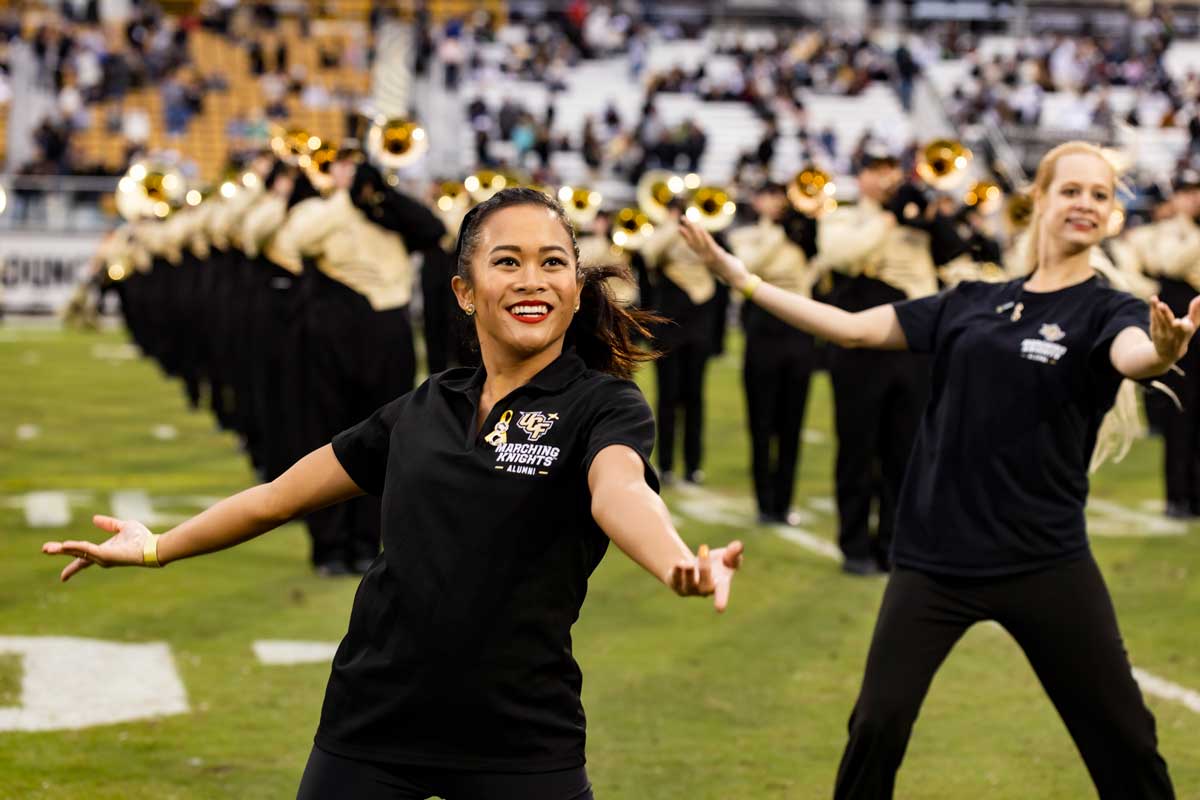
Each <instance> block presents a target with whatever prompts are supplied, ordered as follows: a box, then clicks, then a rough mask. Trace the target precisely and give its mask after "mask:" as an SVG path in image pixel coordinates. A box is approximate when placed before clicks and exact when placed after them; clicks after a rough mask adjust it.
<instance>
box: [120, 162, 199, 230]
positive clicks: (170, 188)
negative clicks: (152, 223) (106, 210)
mask: <svg viewBox="0 0 1200 800" xmlns="http://www.w3.org/2000/svg"><path fill="white" fill-rule="evenodd" d="M186 193H187V182H186V181H185V180H184V178H183V175H182V174H181V173H180V172H179V171H178V170H177V169H175V168H174V167H169V166H165V165H163V164H156V163H153V162H150V161H135V162H134V163H133V164H131V165H130V166H129V169H128V170H126V171H125V175H124V176H122V177H121V180H120V181H118V182H117V192H116V196H115V198H114V199H115V201H116V206H117V211H118V213H120V215H121V216H122V217H123V218H125V219H127V220H130V221H133V220H139V219H148V218H156V219H166V218H167V216H168V215H169V214H170V213H171V211H172V210H173V209H175V208H178V207H179V206H180V205H182V204H183V200H184V196H185V194H186Z"/></svg>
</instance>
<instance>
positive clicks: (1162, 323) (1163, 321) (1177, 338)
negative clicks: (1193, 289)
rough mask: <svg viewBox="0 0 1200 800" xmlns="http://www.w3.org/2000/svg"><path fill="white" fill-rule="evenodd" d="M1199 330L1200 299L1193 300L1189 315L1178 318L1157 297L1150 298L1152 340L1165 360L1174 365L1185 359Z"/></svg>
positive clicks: (1188, 311)
mask: <svg viewBox="0 0 1200 800" xmlns="http://www.w3.org/2000/svg"><path fill="white" fill-rule="evenodd" d="M1197 328H1200V297H1194V298H1192V302H1191V304H1190V305H1189V306H1188V310H1187V314H1185V315H1184V316H1182V317H1178V318H1176V316H1175V314H1174V312H1172V311H1171V307H1170V306H1168V305H1167V304H1166V303H1164V302H1163V301H1162V300H1160V299H1158V297H1157V296H1155V297H1151V298H1150V339H1151V341H1153V342H1154V349H1155V350H1157V351H1158V354H1159V356H1161V357H1162V358H1163V359H1166V360H1169V361H1171V362H1172V363H1174V362H1176V361H1178V360H1179V359H1181V358H1183V356H1184V354H1185V353H1187V349H1188V342H1190V341H1191V339H1192V335H1193V334H1194V333H1195V332H1196V329H1197Z"/></svg>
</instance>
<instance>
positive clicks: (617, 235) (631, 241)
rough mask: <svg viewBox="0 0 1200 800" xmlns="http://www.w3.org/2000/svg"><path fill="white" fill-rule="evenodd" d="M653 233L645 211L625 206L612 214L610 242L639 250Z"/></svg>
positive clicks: (627, 248)
mask: <svg viewBox="0 0 1200 800" xmlns="http://www.w3.org/2000/svg"><path fill="white" fill-rule="evenodd" d="M653 233H654V225H653V224H652V223H651V222H650V217H649V216H647V214H646V212H645V211H642V210H641V209H640V208H635V207H634V206H626V207H625V208H622V209H621V210H619V211H618V212H617V213H616V214H613V221H612V231H611V233H610V234H609V236H610V237H611V238H612V243H613V244H615V245H616V246H617V247H621V248H624V249H625V250H639V249H641V246H642V245H643V244H645V243H646V240H647V239H649V238H650V236H651V235H652V234H653Z"/></svg>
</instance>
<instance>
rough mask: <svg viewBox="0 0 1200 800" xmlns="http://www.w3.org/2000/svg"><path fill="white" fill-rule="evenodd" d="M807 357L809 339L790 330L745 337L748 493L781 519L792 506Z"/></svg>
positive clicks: (810, 363) (809, 370) (807, 375)
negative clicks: (750, 477) (750, 486)
mask: <svg viewBox="0 0 1200 800" xmlns="http://www.w3.org/2000/svg"><path fill="white" fill-rule="evenodd" d="M813 358H814V354H813V338H812V337H811V336H809V335H808V334H806V333H803V332H801V331H798V330H796V329H794V328H789V329H788V330H786V331H766V332H762V333H755V332H749V331H748V332H747V334H746V356H745V361H744V362H743V365H742V378H743V380H744V384H745V387H746V410H747V413H748V416H749V420H750V455H751V463H752V465H753V474H754V494H755V497H756V498H757V500H758V510H759V513H761V514H764V515H770V516H774V517H782V516H785V515H786V514H787V512H788V509H789V508H791V505H792V492H793V489H794V486H795V482H796V465H797V463H798V461H799V458H800V432H801V427H802V426H803V424H804V407H805V403H806V402H807V401H808V383H809V379H810V378H811V377H812V371H813Z"/></svg>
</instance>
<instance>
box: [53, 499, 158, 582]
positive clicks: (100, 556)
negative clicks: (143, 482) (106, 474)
mask: <svg viewBox="0 0 1200 800" xmlns="http://www.w3.org/2000/svg"><path fill="white" fill-rule="evenodd" d="M92 523H93V524H94V525H95V526H96V527H97V528H99V529H100V530H102V531H107V532H108V533H111V534H112V536H110V537H109V538H108V539H107V540H106V541H104V542H101V543H99V544H97V543H95V542H83V541H66V542H46V543H45V544H43V545H42V552H43V553H45V554H46V555H51V556H58V555H63V556H72V557H73V558H74V560H73V561H71V563H70V564H67V566H66V567H64V568H63V571H62V574H60V575H59V579H60V580H63V581H66V580H69V579H70V578H71V576H72V575H74V574H75V573H77V572H79V571H80V570H83V569H87V568H88V567H90V566H91V565H92V564H98V565H100V566H101V567H135V566H136V567H141V566H152V565H153V564H147V562H146V557H145V553H146V546H147V545H148V544H150V543H151V542H152V541H153V539H154V534H152V533H151V532H150V530H149V529H148V528H147V527H146V526H145V525H143V524H142V523H140V522H138V521H137V520H132V519H116V518H115V517H106V516H103V515H101V514H97V515H96V516H94V517H92Z"/></svg>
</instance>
